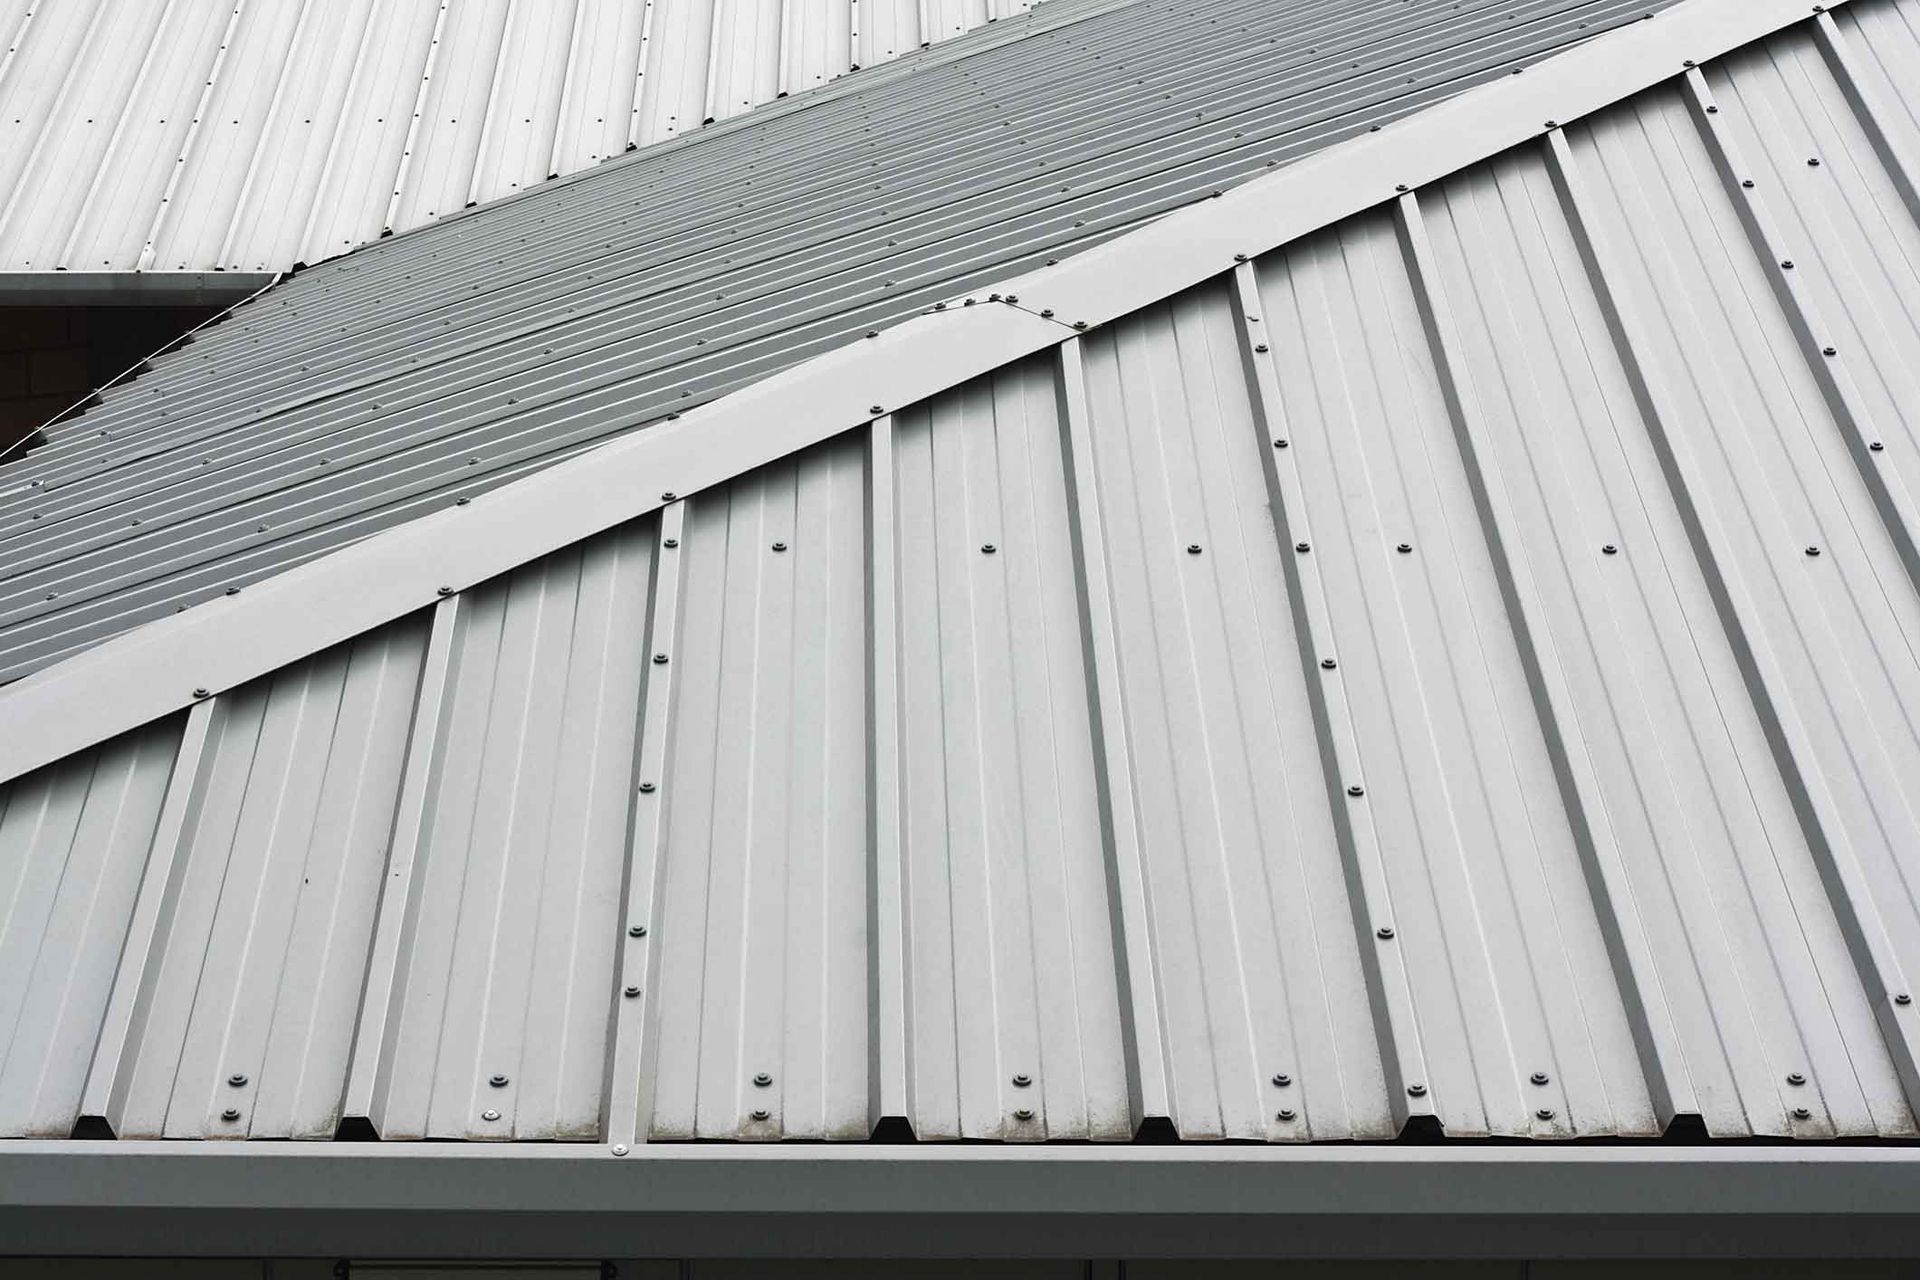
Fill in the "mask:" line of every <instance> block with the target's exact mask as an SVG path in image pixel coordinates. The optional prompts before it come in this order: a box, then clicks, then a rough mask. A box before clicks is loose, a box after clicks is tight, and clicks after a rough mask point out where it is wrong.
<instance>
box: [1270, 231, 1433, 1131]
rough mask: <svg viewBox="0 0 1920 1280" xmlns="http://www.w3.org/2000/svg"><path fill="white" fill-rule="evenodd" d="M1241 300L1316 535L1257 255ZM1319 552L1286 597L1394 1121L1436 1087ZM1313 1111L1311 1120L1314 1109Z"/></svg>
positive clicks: (1279, 514)
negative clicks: (1319, 658) (1384, 928)
mask: <svg viewBox="0 0 1920 1280" xmlns="http://www.w3.org/2000/svg"><path fill="white" fill-rule="evenodd" d="M1233 304H1234V313H1235V315H1236V316H1237V317H1238V318H1239V324H1238V328H1239V345H1240V360H1241V365H1242V367H1243V368H1244V369H1245V371H1246V375H1247V387H1248V391H1249V398H1250V400H1251V402H1252V405H1253V417H1254V422H1255V424H1256V425H1257V426H1258V427H1259V430H1260V439H1259V441H1258V443H1259V446H1260V455H1261V459H1262V466H1261V471H1262V474H1263V476H1264V478H1265V480H1266V484H1267V506H1268V509H1269V510H1270V511H1271V512H1272V513H1273V527H1274V532H1275V534H1276V535H1277V536H1278V538H1279V540H1280V544H1281V546H1282V547H1283V548H1284V547H1287V546H1290V545H1291V544H1293V543H1295V542H1298V541H1301V540H1309V541H1310V540H1311V539H1312V536H1313V535H1312V533H1311V531H1310V530H1309V528H1308V525H1307V523H1306V511H1307V504H1306V495H1305V493H1304V491H1303V489H1302V487H1301V482H1300V468H1299V467H1298V466H1297V465H1296V464H1295V462H1294V454H1293V449H1294V447H1295V446H1294V444H1293V441H1292V440H1291V439H1290V438H1289V433H1288V430H1287V425H1286V421H1285V410H1284V409H1283V408H1282V404H1283V402H1282V400H1281V398H1280V380H1279V375H1278V374H1277V373H1276V372H1275V371H1274V366H1273V357H1272V356H1270V355H1269V354H1267V346H1268V342H1267V324H1266V321H1265V319H1263V316H1264V314H1265V307H1264V306H1263V305H1262V303H1261V301H1260V281H1259V276H1258V274H1257V273H1256V271H1255V269H1254V266H1253V264H1252V263H1251V262H1242V263H1240V264H1239V265H1238V266H1236V267H1235V268H1234V269H1233ZM1320 559H1321V558H1320V557H1319V556H1297V555H1283V556H1282V557H1281V561H1282V563H1283V564H1284V565H1285V566H1286V582H1287V605H1288V607H1289V609H1290V611H1291V612H1292V614H1293V629H1294V635H1295V636H1296V638H1297V640H1298V642H1299V643H1298V648H1299V657H1300V671H1301V678H1302V680H1303V682H1304V683H1305V686H1306V692H1307V703H1308V705H1309V706H1310V707H1312V708H1313V730H1314V738H1315V739H1316V740H1317V741H1318V743H1319V745H1320V773H1321V777H1322V778H1323V780H1324V782H1325V785H1326V795H1327V807H1328V809H1329V811H1330V812H1331V813H1332V815H1333V829H1334V832H1335V836H1336V838H1337V839H1338V840H1339V842H1340V866H1341V869H1342V871H1343V872H1344V874H1345V879H1346V884H1347V906H1348V910H1349V912H1350V914H1351V917H1352V922H1353V929H1354V937H1355V940H1356V944H1357V949H1358V951H1359V954H1360V963H1361V970H1362V972H1363V973H1364V974H1365V976H1366V983H1367V1003H1368V1005H1369V1006H1370V1007H1371V1009H1372V1012H1373V1021H1374V1034H1375V1036H1377V1037H1378V1038H1379V1041H1380V1062H1381V1066H1382V1068H1383V1071H1384V1074H1385V1077H1386V1086H1387V1100H1388V1102H1389V1103H1390V1104H1391V1105H1392V1107H1393V1116H1394V1120H1395V1122H1396V1123H1398V1124H1405V1123H1406V1121H1407V1118H1408V1117H1409V1116H1416V1115H1417V1116H1431V1115H1433V1114H1434V1111H1433V1096H1432V1094H1431V1093H1430V1092H1429V1091H1428V1090H1427V1088H1426V1084H1427V1080H1428V1073H1427V1066H1426V1056H1425V1053H1424V1051H1423V1050H1422V1048H1421V1044H1420V1021H1419V1018H1418V1016H1417V1015H1416V1014H1415V1012H1414V1005H1413V984H1412V983H1411V982H1410V981H1408V978H1407V968H1406V950H1405V948H1402V947H1381V946H1380V945H1379V943H1378V942H1377V941H1376V940H1375V938H1374V936H1373V930H1374V926H1375V924H1376V923H1377V922H1378V921H1381V920H1392V919H1394V918H1395V912H1394V910H1393V894H1392V891H1391V889H1389V887H1388V885H1387V870H1386V862H1385V860H1384V859H1383V858H1382V857H1381V853H1380V838H1379V835H1378V833H1377V832H1376V831H1375V830H1374V827H1373V818H1372V814H1371V812H1370V811H1369V810H1368V809H1367V808H1366V807H1364V806H1361V807H1356V806H1354V805H1352V804H1350V803H1349V802H1348V801H1347V797H1346V795H1345V786H1346V775H1347V774H1348V772H1349V771H1351V770H1353V769H1356V768H1358V766H1359V762H1360V746H1359V741H1358V739H1357V737H1356V736H1355V731H1354V719H1353V711H1352V709H1351V708H1350V707H1349V706H1348V705H1347V697H1346V690H1345V689H1344V687H1343V686H1342V685H1341V684H1339V683H1338V682H1335V681H1328V680H1324V679H1322V678H1321V674H1320V672H1319V670H1318V669H1317V668H1316V667H1315V655H1316V654H1319V653H1328V652H1332V644H1331V642H1330V640H1329V637H1330V636H1331V635H1332V633H1333V622H1332V619H1331V617H1330V614H1329V611H1328V608H1327V593H1326V588H1325V586H1324V585H1323V584H1322V582H1321V580H1320V568H1319V563H1320ZM1410 1085H1418V1086H1420V1093H1419V1094H1418V1095H1415V1094H1409V1093H1408V1092H1407V1088H1408V1086H1410ZM1308 1120H1309V1122H1311V1120H1312V1116H1311V1115H1309V1116H1308Z"/></svg>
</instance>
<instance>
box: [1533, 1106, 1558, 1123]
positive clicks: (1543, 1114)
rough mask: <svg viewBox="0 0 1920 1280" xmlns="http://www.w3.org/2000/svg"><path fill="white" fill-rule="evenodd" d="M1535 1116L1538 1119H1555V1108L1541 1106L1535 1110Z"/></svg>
mask: <svg viewBox="0 0 1920 1280" xmlns="http://www.w3.org/2000/svg"><path fill="white" fill-rule="evenodd" d="M1533 1118H1534V1119H1536V1120H1551V1119H1553V1108H1552V1107H1540V1108H1538V1109H1536V1110H1535V1111H1534V1113H1533Z"/></svg>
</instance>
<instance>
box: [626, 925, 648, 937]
mask: <svg viewBox="0 0 1920 1280" xmlns="http://www.w3.org/2000/svg"><path fill="white" fill-rule="evenodd" d="M627 936H628V937H629V938H644V937H646V936H647V926H645V925H643V924H630V925H628V926H627Z"/></svg>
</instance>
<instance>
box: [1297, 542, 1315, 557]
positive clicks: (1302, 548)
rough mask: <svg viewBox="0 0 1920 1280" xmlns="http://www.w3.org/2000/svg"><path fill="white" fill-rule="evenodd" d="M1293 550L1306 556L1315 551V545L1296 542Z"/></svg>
mask: <svg viewBox="0 0 1920 1280" xmlns="http://www.w3.org/2000/svg"><path fill="white" fill-rule="evenodd" d="M1293 549H1294V550H1295V551H1298V552H1299V553H1300V554H1301V555H1305V554H1307V552H1309V551H1311V550H1313V544H1312V543H1310V542H1296V543H1294V544H1293Z"/></svg>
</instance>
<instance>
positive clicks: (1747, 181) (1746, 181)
mask: <svg viewBox="0 0 1920 1280" xmlns="http://www.w3.org/2000/svg"><path fill="white" fill-rule="evenodd" d="M1740 185H1741V186H1743V187H1745V188H1746V189H1747V190H1749V191H1751V190H1753V179H1752V178H1742V179H1740Z"/></svg>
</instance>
